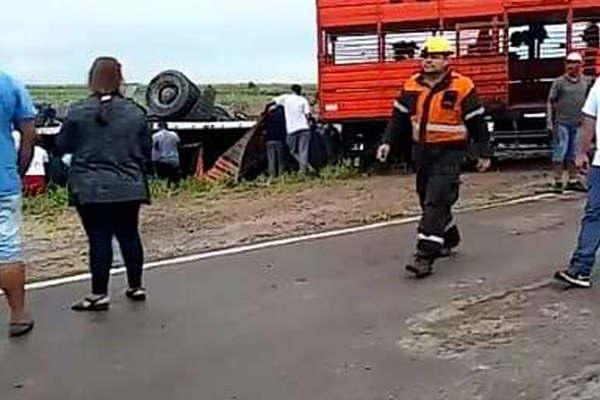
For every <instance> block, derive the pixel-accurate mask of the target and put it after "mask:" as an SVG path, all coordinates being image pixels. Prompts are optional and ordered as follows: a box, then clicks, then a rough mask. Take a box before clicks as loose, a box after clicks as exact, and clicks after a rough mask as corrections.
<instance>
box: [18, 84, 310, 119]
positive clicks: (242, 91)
mask: <svg viewBox="0 0 600 400" xmlns="http://www.w3.org/2000/svg"><path fill="white" fill-rule="evenodd" d="M213 86H214V87H215V89H216V90H217V103H219V104H221V105H223V106H225V107H226V108H227V109H229V110H230V111H232V112H243V113H245V114H248V115H251V116H255V115H258V114H259V113H260V112H261V111H262V109H263V107H264V105H265V104H266V103H267V102H268V101H269V100H270V99H272V98H273V97H275V96H278V95H280V94H282V93H285V92H287V91H288V88H289V85H288V84H253V85H251V84H217V85H213ZM28 89H29V91H30V93H31V95H32V96H33V98H34V99H35V101H36V102H44V103H50V104H52V105H53V106H54V107H58V108H64V107H66V106H68V105H69V104H70V103H71V102H73V101H76V100H79V99H82V98H84V97H86V96H87V95H88V90H87V88H86V87H85V86H82V85H60V86H59V85H45V86H29V87H28ZM304 89H305V92H306V94H307V95H308V97H309V98H310V100H311V103H313V104H314V103H315V94H316V85H314V84H306V85H304ZM126 95H127V96H128V97H133V98H134V99H135V100H136V101H137V102H139V103H140V104H142V105H145V103H146V101H145V95H146V86H145V85H140V84H131V85H128V86H127V89H126Z"/></svg>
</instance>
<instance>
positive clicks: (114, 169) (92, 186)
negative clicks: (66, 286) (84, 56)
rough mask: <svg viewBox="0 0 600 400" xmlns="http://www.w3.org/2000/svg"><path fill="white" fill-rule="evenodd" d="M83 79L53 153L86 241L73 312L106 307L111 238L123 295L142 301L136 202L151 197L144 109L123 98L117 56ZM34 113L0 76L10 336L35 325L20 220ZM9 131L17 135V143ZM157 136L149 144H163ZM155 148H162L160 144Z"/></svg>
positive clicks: (1, 274)
mask: <svg viewBox="0 0 600 400" xmlns="http://www.w3.org/2000/svg"><path fill="white" fill-rule="evenodd" d="M88 84H89V88H90V91H91V93H92V95H91V96H90V97H88V98H87V99H85V100H82V101H80V102H77V103H75V104H73V105H72V106H71V107H70V110H69V112H68V115H67V117H66V119H65V121H64V124H63V126H62V128H61V132H60V134H59V135H58V138H57V143H56V145H57V152H58V153H59V154H70V155H71V160H70V170H69V201H70V204H71V205H72V206H74V207H75V208H76V209H77V212H78V214H79V216H80V219H81V222H82V225H83V228H84V230H85V232H86V234H87V236H88V239H89V264H90V270H91V272H92V290H91V294H90V295H88V296H85V297H84V298H83V299H81V300H79V301H77V302H76V303H75V304H73V306H72V309H73V310H75V311H100V310H107V309H108V308H109V304H110V298H109V296H108V293H109V292H108V284H109V277H110V268H111V266H112V261H113V247H112V240H113V237H116V239H117V241H118V243H119V245H120V249H121V254H122V257H123V260H124V262H125V265H126V267H127V280H128V284H129V289H128V290H127V291H126V292H125V296H126V297H127V298H129V299H130V300H132V301H144V300H145V299H146V290H145V289H144V286H143V281H142V273H143V264H144V250H143V247H142V241H141V238H140V234H139V227H138V226H139V212H140V207H141V206H142V205H143V204H148V203H149V202H150V191H149V187H148V176H149V174H150V171H149V170H148V165H151V160H152V151H153V141H152V136H151V132H150V130H149V127H148V123H147V118H146V113H145V111H144V109H143V108H141V107H140V106H138V105H137V104H136V103H135V102H133V101H132V100H129V99H126V98H125V97H124V96H123V94H122V92H121V88H122V87H123V75H122V71H121V65H120V63H119V62H118V61H117V60H116V59H114V58H109V57H103V58H98V59H97V60H95V61H94V63H93V65H92V67H91V69H90V72H89V81H88ZM35 115H36V112H35V109H34V107H33V104H32V101H31V98H30V96H29V94H28V93H27V91H26V90H25V88H24V87H23V86H22V85H21V84H19V83H18V82H17V81H15V80H14V79H13V78H11V77H10V76H8V75H7V74H5V73H0V153H2V157H0V163H1V165H0V166H1V168H0V287H1V288H2V290H3V291H4V293H5V295H6V298H7V300H8V304H9V307H10V324H9V334H10V336H13V337H16V336H22V335H25V334H27V333H28V332H30V331H31V330H32V329H33V327H34V322H33V319H32V318H31V316H30V315H29V313H28V312H27V311H26V308H25V264H24V260H23V255H22V252H21V238H20V225H21V193H22V187H21V179H22V178H23V177H24V176H25V175H26V172H27V170H28V168H30V165H31V161H32V159H33V157H34V152H35V150H34V149H35V144H36V132H35V124H34V119H35ZM13 130H17V131H18V132H19V133H20V135H18V142H19V143H18V146H15V137H14V136H13V135H12V134H11V132H12V131H13ZM161 137H162V136H159V137H158V138H157V140H156V141H155V142H158V143H163V142H164V141H165V140H163V139H161ZM155 150H156V151H158V152H159V153H160V152H161V147H160V145H158V146H157V148H156V149H155ZM163 153H164V152H163ZM167 161H169V160H167Z"/></svg>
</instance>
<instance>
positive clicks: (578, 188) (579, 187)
mask: <svg viewBox="0 0 600 400" xmlns="http://www.w3.org/2000/svg"><path fill="white" fill-rule="evenodd" d="M566 189H567V190H571V191H573V192H582V193H586V192H587V191H588V189H587V187H586V186H585V185H584V184H583V182H581V181H579V180H573V181H570V182H569V183H567V187H566Z"/></svg>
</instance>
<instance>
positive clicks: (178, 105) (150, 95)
mask: <svg viewBox="0 0 600 400" xmlns="http://www.w3.org/2000/svg"><path fill="white" fill-rule="evenodd" d="M200 96H201V93H200V90H199V89H198V87H197V86H196V85H195V84H194V83H193V82H192V81H190V80H189V79H188V78H187V77H186V76H185V75H184V74H182V73H181V72H179V71H165V72H162V73H160V74H159V75H158V76H156V77H155V78H154V79H153V80H152V81H151V82H150V84H149V85H148V91H147V93H146V102H147V104H148V108H149V109H150V112H151V114H152V115H154V116H157V117H160V118H181V117H185V116H186V115H187V114H188V113H189V112H190V110H191V109H192V107H194V105H195V104H196V103H197V102H198V100H199V99H200Z"/></svg>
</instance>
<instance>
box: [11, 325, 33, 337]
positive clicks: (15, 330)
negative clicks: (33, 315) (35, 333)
mask: <svg viewBox="0 0 600 400" xmlns="http://www.w3.org/2000/svg"><path fill="white" fill-rule="evenodd" d="M34 325H35V323H34V322H33V321H29V322H11V323H10V326H9V331H8V335H9V336H10V337H12V338H15V337H20V336H24V335H27V334H28V333H29V332H31V331H32V330H33V326H34Z"/></svg>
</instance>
